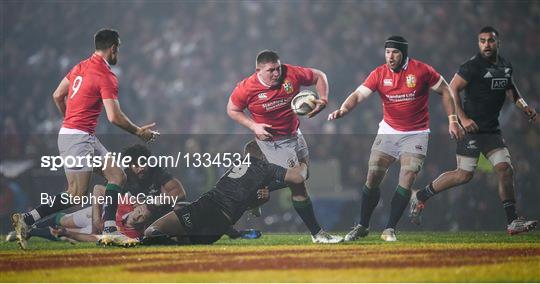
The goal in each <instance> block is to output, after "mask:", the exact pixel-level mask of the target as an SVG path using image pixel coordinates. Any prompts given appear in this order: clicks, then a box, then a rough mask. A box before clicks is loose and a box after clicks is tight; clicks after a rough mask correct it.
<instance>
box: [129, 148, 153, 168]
mask: <svg viewBox="0 0 540 284" xmlns="http://www.w3.org/2000/svg"><path fill="white" fill-rule="evenodd" d="M150 155H152V152H151V151H150V149H148V147H146V146H144V145H141V144H135V145H133V146H130V147H128V148H126V149H124V151H122V156H123V157H131V163H130V164H131V165H137V161H138V160H139V157H146V158H147V159H148V157H150ZM137 166H138V165H137Z"/></svg>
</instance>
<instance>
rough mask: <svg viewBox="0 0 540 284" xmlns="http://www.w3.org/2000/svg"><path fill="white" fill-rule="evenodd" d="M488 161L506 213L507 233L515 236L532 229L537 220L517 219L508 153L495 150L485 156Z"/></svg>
mask: <svg viewBox="0 0 540 284" xmlns="http://www.w3.org/2000/svg"><path fill="white" fill-rule="evenodd" d="M487 158H488V160H489V161H490V162H491V164H492V165H493V167H494V168H495V172H496V173H497V178H498V182H499V186H498V189H499V198H500V199H501V202H502V204H503V208H504V211H505V213H506V221H507V224H508V225H507V228H506V230H507V232H508V234H510V235H516V234H520V233H524V232H528V231H530V230H532V229H534V228H535V227H536V226H537V224H538V221H537V220H531V221H528V220H525V219H524V218H518V216H517V213H516V197H515V196H516V194H515V189H514V170H513V168H512V162H511V160H510V153H509V152H508V149H507V148H497V149H495V150H493V151H490V152H489V153H488V154H487Z"/></svg>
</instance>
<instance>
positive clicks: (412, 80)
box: [406, 74, 416, 88]
mask: <svg viewBox="0 0 540 284" xmlns="http://www.w3.org/2000/svg"><path fill="white" fill-rule="evenodd" d="M406 79H407V87H409V88H414V87H416V77H415V76H414V75H413V74H409V75H407V77H406Z"/></svg>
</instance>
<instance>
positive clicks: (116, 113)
mask: <svg viewBox="0 0 540 284" xmlns="http://www.w3.org/2000/svg"><path fill="white" fill-rule="evenodd" d="M103 105H104V106H105V112H107V118H108V119H109V121H110V122H111V123H113V124H114V125H116V126H118V127H120V128H122V129H124V130H125V131H127V132H129V133H131V134H134V135H136V136H137V137H139V138H141V139H142V140H143V141H145V142H153V141H154V140H156V138H157V136H159V132H157V131H154V130H152V128H153V127H154V126H155V125H156V124H155V123H150V124H147V125H145V126H142V127H138V126H137V125H135V124H134V123H133V122H131V120H130V119H129V118H128V117H127V116H126V114H124V112H123V111H122V109H120V104H119V103H118V100H116V99H104V100H103Z"/></svg>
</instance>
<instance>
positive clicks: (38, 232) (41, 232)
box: [28, 227, 58, 241]
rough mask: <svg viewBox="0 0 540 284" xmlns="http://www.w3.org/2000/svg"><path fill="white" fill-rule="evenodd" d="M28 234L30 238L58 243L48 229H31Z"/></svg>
mask: <svg viewBox="0 0 540 284" xmlns="http://www.w3.org/2000/svg"><path fill="white" fill-rule="evenodd" d="M28 233H29V235H30V236H32V237H40V238H44V239H47V240H51V241H58V239H57V238H56V237H55V236H53V235H52V234H51V230H50V229H49V227H45V228H32V229H31V230H30V232H28Z"/></svg>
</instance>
